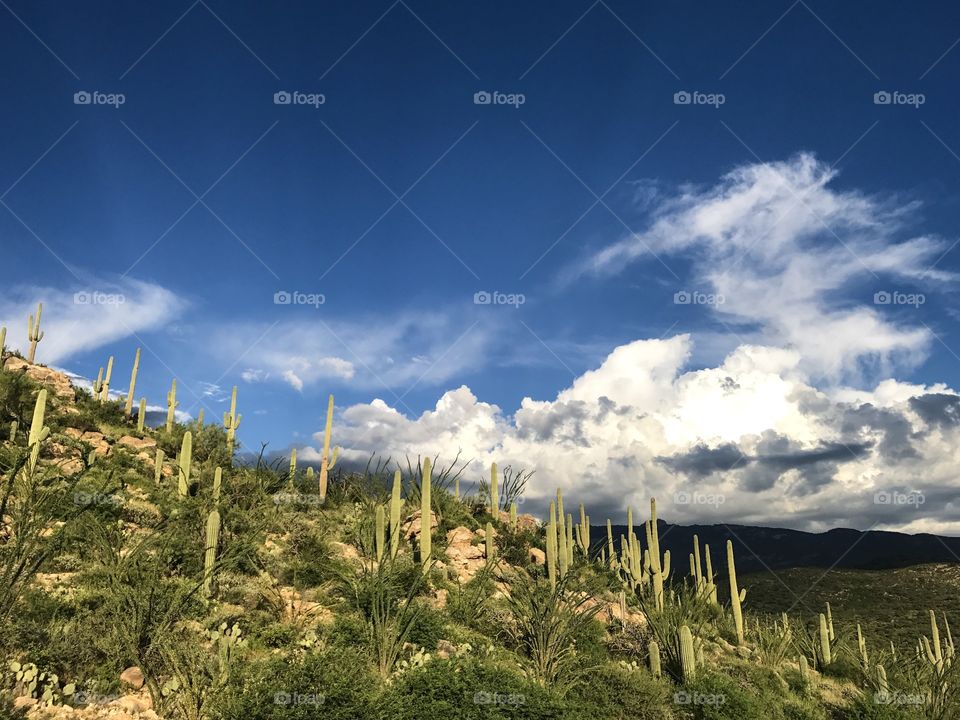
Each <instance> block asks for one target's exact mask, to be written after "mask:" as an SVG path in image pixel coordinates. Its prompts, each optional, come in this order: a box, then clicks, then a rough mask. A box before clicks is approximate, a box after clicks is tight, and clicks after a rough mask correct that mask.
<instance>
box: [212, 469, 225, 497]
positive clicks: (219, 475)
mask: <svg viewBox="0 0 960 720" xmlns="http://www.w3.org/2000/svg"><path fill="white" fill-rule="evenodd" d="M222 485H223V469H222V468H220V467H218V468H217V469H216V470H214V471H213V502H214V504H219V503H220V488H221V486H222Z"/></svg>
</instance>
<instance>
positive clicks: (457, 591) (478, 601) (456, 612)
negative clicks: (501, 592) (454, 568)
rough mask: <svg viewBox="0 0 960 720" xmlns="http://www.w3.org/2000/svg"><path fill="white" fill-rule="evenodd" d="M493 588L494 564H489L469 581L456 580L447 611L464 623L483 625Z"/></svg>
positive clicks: (473, 625) (476, 626) (471, 625)
mask: <svg viewBox="0 0 960 720" xmlns="http://www.w3.org/2000/svg"><path fill="white" fill-rule="evenodd" d="M493 589H494V583H493V566H492V565H490V564H487V565H484V566H483V567H482V568H480V569H479V570H478V571H477V573H476V575H474V576H473V577H472V578H470V580H468V581H467V582H465V583H462V582H460V580H459V578H458V579H457V580H456V583H455V584H454V587H453V590H452V591H451V592H450V595H449V598H448V601H447V612H448V613H449V614H450V617H451V618H453V619H454V620H455V621H456V622H458V623H460V624H462V625H466V626H467V627H472V628H480V627H483V624H484V622H485V620H486V619H487V609H488V606H489V601H490V597H491V596H492V594H493Z"/></svg>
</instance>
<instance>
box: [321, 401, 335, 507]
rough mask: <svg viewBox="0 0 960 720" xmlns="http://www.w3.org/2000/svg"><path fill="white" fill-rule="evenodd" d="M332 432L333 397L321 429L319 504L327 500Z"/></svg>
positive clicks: (329, 402) (328, 403)
mask: <svg viewBox="0 0 960 720" xmlns="http://www.w3.org/2000/svg"><path fill="white" fill-rule="evenodd" d="M332 432H333V395H330V397H329V398H328V399H327V422H326V424H325V425H324V427H323V454H322V455H321V456H320V502H323V501H325V500H326V499H327V475H328V473H329V472H330V434H331V433H332Z"/></svg>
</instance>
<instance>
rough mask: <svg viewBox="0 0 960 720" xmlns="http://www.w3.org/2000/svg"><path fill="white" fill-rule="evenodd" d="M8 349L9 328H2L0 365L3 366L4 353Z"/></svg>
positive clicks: (0, 329)
mask: <svg viewBox="0 0 960 720" xmlns="http://www.w3.org/2000/svg"><path fill="white" fill-rule="evenodd" d="M6 347H7V328H5V327H0V365H2V364H3V351H4V350H6Z"/></svg>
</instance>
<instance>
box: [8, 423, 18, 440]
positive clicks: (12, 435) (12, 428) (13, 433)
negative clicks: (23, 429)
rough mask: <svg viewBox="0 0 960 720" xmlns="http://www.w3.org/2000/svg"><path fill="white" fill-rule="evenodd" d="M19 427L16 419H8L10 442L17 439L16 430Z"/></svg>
mask: <svg viewBox="0 0 960 720" xmlns="http://www.w3.org/2000/svg"><path fill="white" fill-rule="evenodd" d="M19 429H20V423H18V422H17V421H16V420H11V421H10V442H16V441H17V430H19Z"/></svg>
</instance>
